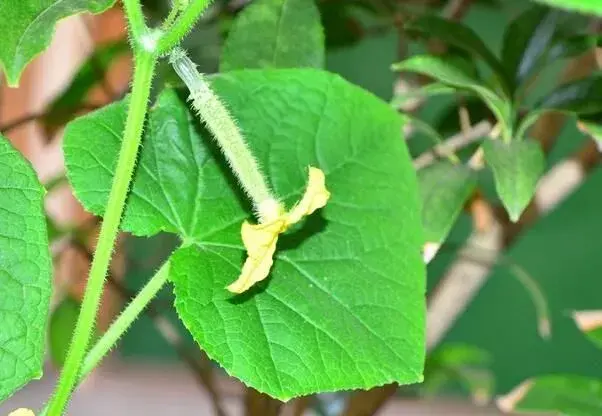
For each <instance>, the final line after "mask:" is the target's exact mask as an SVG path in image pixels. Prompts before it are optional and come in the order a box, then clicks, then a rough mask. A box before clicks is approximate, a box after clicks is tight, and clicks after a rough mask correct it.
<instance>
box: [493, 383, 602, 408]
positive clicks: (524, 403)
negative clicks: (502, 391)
mask: <svg viewBox="0 0 602 416" xmlns="http://www.w3.org/2000/svg"><path fill="white" fill-rule="evenodd" d="M498 406H499V407H500V408H501V409H502V410H504V411H505V412H532V411H538V412H555V413H560V414H563V415H570V416H593V415H599V414H602V381H601V380H597V379H593V378H587V377H582V376H577V375H560V374H558V375H556V374H555V375H547V376H541V377H537V378H535V379H532V380H527V381H526V382H524V383H522V384H521V385H520V386H518V387H516V388H515V389H514V390H513V391H512V392H510V393H509V394H507V395H506V396H504V397H501V398H500V399H498Z"/></svg>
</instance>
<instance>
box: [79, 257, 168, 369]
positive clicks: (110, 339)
mask: <svg viewBox="0 0 602 416" xmlns="http://www.w3.org/2000/svg"><path fill="white" fill-rule="evenodd" d="M168 277H169V262H166V263H165V264H163V266H161V268H160V269H159V270H158V271H157V273H155V275H154V276H153V277H151V279H150V280H149V281H148V283H146V285H145V286H144V287H143V288H142V290H141V291H140V292H139V293H138V294H137V295H136V297H135V298H134V299H132V301H131V302H130V304H129V305H128V306H127V307H126V308H125V309H124V310H123V312H121V314H120V315H119V317H118V318H117V319H116V320H115V321H114V322H113V323H112V324H111V326H110V327H109V329H108V330H107V332H105V333H104V335H103V336H102V337H101V338H100V340H99V341H98V342H97V343H96V345H94V347H92V349H91V350H90V352H88V355H86V358H85V360H84V363H83V365H82V369H81V373H80V376H79V379H80V380H83V379H85V378H86V376H87V375H88V374H90V372H92V370H94V368H95V367H96V366H97V365H98V364H99V363H100V361H101V360H102V359H103V358H104V356H105V355H107V353H108V352H109V351H110V349H111V348H112V347H113V346H114V345H115V344H116V343H117V341H118V340H119V339H120V338H121V337H122V335H123V334H124V333H125V332H126V331H127V330H128V329H129V327H130V326H131V325H132V323H133V322H134V321H135V320H136V318H137V317H138V316H139V315H140V314H141V312H142V311H143V310H144V309H145V308H146V307H147V306H148V304H149V303H150V302H151V301H152V300H153V299H154V297H155V296H156V295H157V293H159V290H161V288H162V287H163V286H164V285H165V282H167V278H168Z"/></svg>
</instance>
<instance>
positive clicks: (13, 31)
mask: <svg viewBox="0 0 602 416" xmlns="http://www.w3.org/2000/svg"><path fill="white" fill-rule="evenodd" d="M113 3H115V0H37V1H11V0H3V1H1V2H0V16H2V18H1V19H0V33H1V34H2V42H0V69H2V68H4V72H5V74H6V78H7V79H8V83H9V85H11V86H16V85H17V84H18V83H19V77H20V76H21V72H22V71H23V69H24V68H25V66H26V65H27V64H28V63H29V62H30V61H31V60H32V59H33V58H34V57H35V56H36V55H38V54H39V53H40V52H42V51H43V50H44V49H46V47H47V46H48V44H49V43H50V39H51V37H52V32H53V31H54V25H55V24H56V22H58V21H59V20H60V19H62V18H64V17H67V16H70V15H73V14H77V13H82V12H91V13H101V12H103V11H105V10H106V9H108V8H109V7H111V6H112V5H113Z"/></svg>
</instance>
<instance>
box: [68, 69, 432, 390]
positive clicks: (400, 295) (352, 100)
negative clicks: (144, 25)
mask: <svg viewBox="0 0 602 416" xmlns="http://www.w3.org/2000/svg"><path fill="white" fill-rule="evenodd" d="M213 86H214V88H215V89H216V91H217V92H218V93H219V94H220V96H221V97H223V98H224V100H225V101H226V103H227V104H228V106H229V108H230V109H231V111H232V113H233V115H234V116H235V118H236V119H237V120H238V122H239V124H240V126H241V128H242V131H244V132H245V134H246V138H247V140H248V143H249V146H250V148H251V149H252V151H253V153H254V154H255V156H256V157H257V159H258V161H259V163H260V165H261V166H263V168H264V171H265V173H266V174H267V176H268V179H269V183H270V185H271V187H272V189H273V190H274V191H275V192H276V194H277V195H279V196H281V197H282V198H283V201H284V202H285V203H286V204H287V205H288V206H290V205H291V204H292V203H294V202H295V201H296V200H297V199H298V198H299V197H300V195H301V193H302V192H303V190H304V187H305V184H306V181H307V173H308V171H307V167H308V165H313V166H317V167H320V168H321V169H322V170H323V171H324V172H325V174H326V184H327V187H328V189H329V190H330V192H331V193H332V197H331V200H330V201H329V203H328V205H327V206H326V207H325V208H324V209H322V210H321V211H320V212H319V213H316V214H314V215H312V216H311V217H310V218H308V219H307V220H306V222H305V224H302V225H301V226H300V227H298V228H296V229H295V230H291V232H290V233H289V234H287V235H285V236H283V237H282V238H281V240H280V242H279V246H278V248H279V251H278V252H277V254H276V260H275V264H274V268H273V269H272V273H271V278H270V279H268V280H266V281H264V282H263V283H261V284H260V285H258V287H256V288H255V289H254V290H252V292H250V293H246V294H244V295H241V296H233V295H232V294H231V293H229V292H228V291H227V290H226V289H225V287H226V285H227V284H229V283H231V282H232V281H234V280H235V279H236V278H237V276H238V274H239V273H240V270H241V266H242V262H243V260H244V257H245V252H244V249H243V246H242V243H241V237H240V226H241V223H242V221H243V220H244V219H247V218H251V217H252V215H251V209H250V207H249V204H248V202H247V201H246V199H245V198H244V197H243V196H242V194H241V192H240V191H239V188H238V186H237V185H236V181H235V179H234V178H233V177H232V175H231V174H230V173H229V170H228V168H227V167H226V164H225V163H224V162H223V160H222V157H221V156H220V155H219V154H218V151H217V149H216V146H215V144H214V142H213V140H212V139H211V138H210V137H209V136H208V134H207V133H206V132H204V131H201V130H199V127H198V125H197V124H196V123H194V122H193V119H194V116H192V115H191V113H190V112H189V111H188V109H187V107H186V104H185V101H184V100H183V99H181V98H180V97H178V96H177V95H176V93H174V92H173V91H170V90H166V91H164V92H163V93H162V94H161V96H160V97H159V99H158V102H157V103H156V104H155V106H154V108H153V109H152V110H151V112H150V119H149V124H148V128H147V136H146V137H145V139H144V146H143V150H142V154H141V156H140V162H139V166H138V170H137V172H136V176H135V179H134V184H133V189H132V193H131V195H130V198H129V204H128V207H127V210H126V213H125V218H124V222H123V229H124V230H127V231H131V232H133V233H135V234H138V235H150V234H155V233H157V232H159V231H161V230H166V231H170V232H174V233H177V234H179V235H180V236H181V238H182V240H183V241H184V247H183V248H181V249H179V250H178V251H177V252H176V253H175V255H174V256H173V257H172V260H171V273H172V276H171V277H172V280H173V283H174V285H175V292H176V299H177V300H176V308H177V310H178V313H179V315H180V317H181V318H182V320H183V321H184V323H185V324H186V326H187V328H188V329H189V330H190V332H191V333H192V334H193V336H194V338H195V339H196V340H197V341H198V343H199V344H200V345H201V347H202V348H203V349H204V350H205V351H206V352H207V354H208V355H209V356H210V357H212V358H213V359H215V360H216V361H217V362H219V363H220V364H221V365H222V366H223V367H224V368H225V369H226V370H227V371H228V372H229V373H230V374H232V375H234V376H236V377H238V378H240V379H241V380H242V381H243V382H245V383H246V384H249V385H251V386H252V387H254V388H256V389H258V390H260V391H263V392H266V393H268V394H270V395H272V396H275V397H277V398H280V399H288V398H291V397H293V396H298V395H302V394H309V393H313V392H317V391H330V390H341V389H352V388H368V387H371V386H375V385H381V384H383V383H390V382H399V383H414V382H418V381H420V380H422V369H423V363H424V325H425V317H424V315H425V304H424V291H425V287H424V285H425V281H424V273H425V270H424V264H423V262H422V260H421V255H420V251H421V247H422V243H423V241H424V240H423V236H422V229H421V226H420V209H419V207H420V203H419V197H418V187H417V181H416V176H415V173H414V170H413V167H412V163H411V160H410V157H409V155H408V151H407V149H406V146H405V144H404V141H403V140H401V139H400V131H401V127H402V123H401V119H400V117H399V116H398V115H397V114H396V113H395V112H394V111H393V110H391V109H390V108H389V106H387V104H386V103H384V102H382V101H380V100H378V99H377V98H375V97H373V96H372V95H370V94H368V93H366V92H364V91H363V90H361V89H359V88H357V87H355V86H352V85H351V84H349V83H347V82H346V81H344V80H343V79H341V78H340V77H338V76H336V75H332V74H328V73H326V72H322V71H316V70H310V69H305V70H301V69H298V70H264V71H244V72H235V73H231V74H226V75H222V76H218V77H216V78H214V79H213ZM124 107H125V105H124V104H123V103H120V104H115V105H112V106H109V107H107V108H105V109H103V110H100V111H98V112H95V113H92V114H90V115H87V116H85V117H83V118H81V119H79V120H77V121H75V122H73V123H71V124H70V125H69V126H68V128H67V131H66V136H65V155H66V163H67V168H68V174H69V178H70V180H71V182H72V184H73V186H74V188H75V191H76V193H77V196H78V197H79V199H80V200H81V201H82V202H83V204H84V206H85V207H86V208H87V209H88V210H90V211H92V212H94V213H97V214H102V213H103V211H104V206H105V204H106V201H107V196H108V193H109V188H110V182H111V177H112V174H113V170H114V166H115V160H116V157H117V151H118V148H119V144H120V140H121V138H120V133H121V131H122V129H123V123H124V118H125V114H124Z"/></svg>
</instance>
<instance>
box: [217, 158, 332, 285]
mask: <svg viewBox="0 0 602 416" xmlns="http://www.w3.org/2000/svg"><path fill="white" fill-rule="evenodd" d="M328 198H330V192H328V191H327V190H326V179H325V176H324V173H323V172H322V171H321V170H320V169H317V168H313V167H310V168H309V181H308V183H307V188H306V190H305V193H304V194H303V197H302V198H301V200H300V201H299V203H297V205H295V206H294V207H293V209H292V210H291V211H290V212H288V213H283V214H281V215H279V216H277V217H276V218H275V219H273V220H272V221H269V222H264V223H261V224H257V225H252V224H249V223H248V222H246V221H245V222H244V223H243V225H242V228H241V236H242V241H243V244H244V246H245V249H246V250H247V255H248V257H247V260H246V261H245V264H244V265H243V268H242V272H241V274H240V276H239V278H238V279H237V280H236V281H235V282H234V283H232V284H231V285H230V286H228V290H229V291H231V292H234V293H243V292H245V291H247V290H249V288H251V287H252V286H253V285H254V284H255V283H257V282H260V281H262V280H264V279H265V278H266V277H267V276H268V275H269V274H270V269H271V268H272V264H273V263H274V259H273V257H274V253H275V252H276V243H277V242H278V237H279V236H280V234H281V233H283V232H285V231H286V230H287V229H288V228H289V227H290V226H291V225H293V224H295V223H297V222H299V221H301V219H302V218H303V217H305V216H307V215H310V214H312V213H313V212H314V211H315V210H317V209H319V208H322V207H323V206H324V205H326V203H327V202H328ZM274 212H277V211H274Z"/></svg>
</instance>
